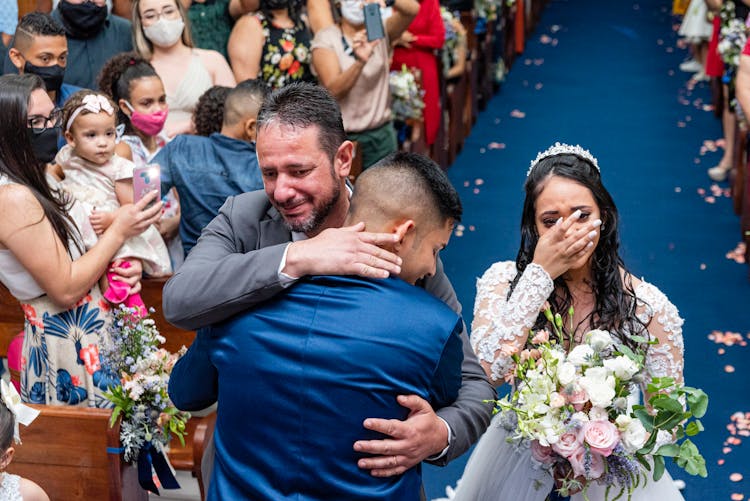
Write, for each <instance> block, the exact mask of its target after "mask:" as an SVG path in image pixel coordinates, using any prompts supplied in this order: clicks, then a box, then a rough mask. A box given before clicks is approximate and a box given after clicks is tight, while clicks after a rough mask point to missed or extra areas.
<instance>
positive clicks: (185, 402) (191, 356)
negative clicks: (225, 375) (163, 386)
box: [168, 329, 219, 411]
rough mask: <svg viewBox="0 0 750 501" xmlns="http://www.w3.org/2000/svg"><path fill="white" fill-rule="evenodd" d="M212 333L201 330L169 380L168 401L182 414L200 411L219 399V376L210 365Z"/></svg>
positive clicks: (176, 365) (175, 366) (178, 362)
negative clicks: (210, 335) (210, 336)
mask: <svg viewBox="0 0 750 501" xmlns="http://www.w3.org/2000/svg"><path fill="white" fill-rule="evenodd" d="M208 337H209V330H208V329H203V330H200V331H198V334H197V335H196V336H195V340H194V341H193V344H191V345H190V348H189V349H188V351H187V352H185V354H184V355H183V356H182V357H180V359H179V360H178V361H177V363H176V364H175V365H174V368H173V369H172V374H171V376H170V377H169V388H168V391H169V398H170V399H171V400H172V402H173V403H174V405H175V407H177V408H178V409H180V410H182V411H198V410H201V409H205V408H206V407H208V406H209V405H211V404H213V403H214V402H216V400H217V399H218V397H219V374H218V372H217V371H216V367H214V365H213V364H212V363H211V358H210V351H209V349H208V346H209V343H210V340H209V339H207V338H208Z"/></svg>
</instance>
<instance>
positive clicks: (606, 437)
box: [583, 420, 620, 457]
mask: <svg viewBox="0 0 750 501" xmlns="http://www.w3.org/2000/svg"><path fill="white" fill-rule="evenodd" d="M583 439H584V440H585V441H586V443H587V444H589V446H590V447H591V450H592V451H593V452H597V453H599V454H601V455H602V456H604V457H607V456H609V455H610V454H612V449H614V448H615V446H616V445H617V444H618V443H619V442H620V432H619V431H618V430H617V426H615V425H614V424H612V423H610V422H609V421H604V420H602V421H589V422H587V423H584V424H583Z"/></svg>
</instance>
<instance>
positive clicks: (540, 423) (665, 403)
mask: <svg viewBox="0 0 750 501" xmlns="http://www.w3.org/2000/svg"><path fill="white" fill-rule="evenodd" d="M569 314H570V316H571V319H572V310H571V311H570V312H569ZM545 315H546V316H547V318H548V319H549V320H550V321H551V324H552V326H553V330H554V335H552V336H550V334H549V333H548V332H547V331H539V332H537V333H535V334H534V335H533V336H530V338H531V340H530V341H529V343H528V344H527V346H526V348H525V349H524V350H522V351H521V352H520V353H518V354H515V355H513V359H514V362H515V364H516V366H515V372H514V388H513V391H511V393H510V394H509V395H508V396H506V397H505V398H503V399H502V400H499V401H497V402H496V404H497V405H498V407H499V408H500V410H501V411H502V412H504V413H508V414H511V415H513V416H514V418H513V419H511V421H513V422H515V423H516V425H515V430H514V431H513V432H512V433H511V437H510V438H509V441H521V440H527V441H530V447H531V453H532V456H533V457H534V459H536V460H537V461H538V462H540V463H542V465H544V467H545V468H547V469H549V470H550V471H551V472H552V474H553V476H554V477H555V479H556V481H557V486H558V492H559V493H560V494H561V495H562V496H568V495H570V494H572V493H575V492H577V491H583V495H584V497H585V496H586V489H587V487H588V485H589V484H590V483H592V482H598V483H599V484H602V485H605V486H607V497H608V496H609V491H610V488H615V489H617V490H618V491H619V492H618V493H617V494H616V496H615V497H616V498H617V497H620V496H622V495H623V494H625V493H628V494H629V493H631V492H632V490H633V489H634V488H635V487H637V486H638V485H639V484H640V483H641V482H645V481H647V474H646V471H651V470H652V469H653V475H652V478H653V479H654V481H656V480H659V478H661V476H662V475H663V473H664V469H665V462H664V459H665V458H666V457H672V458H673V459H674V461H675V462H676V463H677V464H678V466H680V467H681V468H684V469H685V471H686V472H687V473H689V474H691V475H700V476H702V477H705V476H706V475H707V472H706V462H705V460H704V458H703V456H701V454H700V452H699V451H698V449H697V447H696V446H695V445H694V444H693V442H691V441H690V440H689V439H688V438H686V437H687V436H693V435H696V434H697V433H699V432H700V431H702V430H703V426H702V425H701V423H700V421H699V418H700V417H702V416H703V415H704V414H705V412H706V408H707V405H708V396H707V395H706V394H705V393H704V392H703V391H701V390H699V389H696V388H690V387H686V386H681V385H677V384H676V383H675V381H674V380H673V379H672V378H668V377H664V378H656V377H655V378H653V379H652V380H651V382H650V383H649V384H648V385H647V389H646V391H647V392H648V394H649V395H650V398H649V399H648V407H646V406H644V405H638V404H635V405H631V401H632V400H634V399H635V397H636V396H637V394H638V393H637V385H638V384H639V383H641V382H643V381H644V378H645V377H646V374H645V369H644V360H645V354H644V353H640V352H638V351H640V350H634V349H631V348H629V347H628V346H626V345H625V344H623V343H621V342H620V341H619V340H618V338H617V337H616V336H613V335H612V334H611V333H609V332H607V331H603V330H594V331H591V332H589V333H588V334H586V335H585V336H584V342H583V344H580V345H577V346H575V347H573V348H572V349H571V350H570V351H569V352H568V351H566V349H565V343H566V342H567V341H569V340H570V339H571V337H570V336H566V335H565V334H564V333H563V331H562V324H563V322H562V318H561V316H560V315H559V314H558V315H552V313H551V311H550V310H547V311H546V312H545ZM631 339H632V340H633V341H635V342H636V343H642V344H645V345H648V344H652V342H651V341H649V340H647V339H643V338H640V337H638V336H631ZM665 437H666V439H665Z"/></svg>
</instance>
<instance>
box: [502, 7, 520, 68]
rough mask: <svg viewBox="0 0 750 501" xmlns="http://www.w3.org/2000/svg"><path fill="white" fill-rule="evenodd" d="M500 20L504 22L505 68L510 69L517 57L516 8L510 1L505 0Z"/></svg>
mask: <svg viewBox="0 0 750 501" xmlns="http://www.w3.org/2000/svg"><path fill="white" fill-rule="evenodd" d="M500 22H501V23H502V32H503V61H504V62H505V69H506V71H507V70H510V67H511V66H512V65H513V61H514V60H515V58H516V35H515V27H516V9H515V7H510V6H508V2H503V7H502V10H501V13H500Z"/></svg>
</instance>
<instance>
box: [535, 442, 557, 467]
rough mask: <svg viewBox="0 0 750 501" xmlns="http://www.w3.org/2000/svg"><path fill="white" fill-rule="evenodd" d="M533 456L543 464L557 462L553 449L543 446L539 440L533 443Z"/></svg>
mask: <svg viewBox="0 0 750 501" xmlns="http://www.w3.org/2000/svg"><path fill="white" fill-rule="evenodd" d="M531 456H532V457H533V458H534V459H536V460H537V461H539V462H540V463H543V464H552V463H554V462H555V458H554V456H553V454H552V448H551V447H545V446H543V445H542V444H540V443H539V440H532V441H531Z"/></svg>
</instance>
